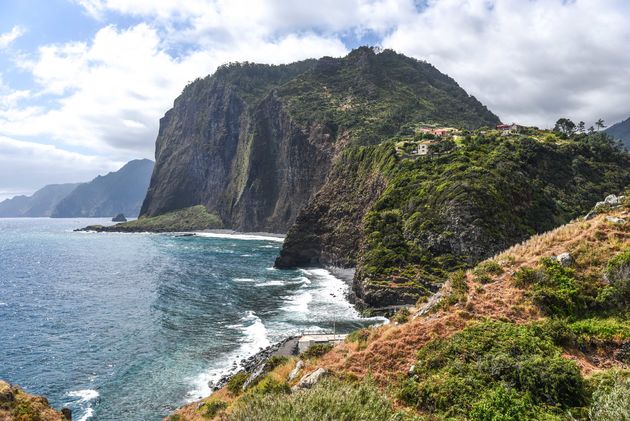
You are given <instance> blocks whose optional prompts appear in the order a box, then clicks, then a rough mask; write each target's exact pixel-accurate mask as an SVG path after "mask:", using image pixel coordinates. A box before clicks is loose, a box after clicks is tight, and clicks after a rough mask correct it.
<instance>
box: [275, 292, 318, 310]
mask: <svg viewBox="0 0 630 421" xmlns="http://www.w3.org/2000/svg"><path fill="white" fill-rule="evenodd" d="M311 301H313V294H311V293H310V292H308V291H304V292H302V293H300V294H297V295H294V296H293V297H291V298H290V299H289V301H288V303H287V304H286V305H284V306H283V307H282V309H283V310H284V311H288V312H292V313H308V312H309V309H308V305H309V303H310V302H311Z"/></svg>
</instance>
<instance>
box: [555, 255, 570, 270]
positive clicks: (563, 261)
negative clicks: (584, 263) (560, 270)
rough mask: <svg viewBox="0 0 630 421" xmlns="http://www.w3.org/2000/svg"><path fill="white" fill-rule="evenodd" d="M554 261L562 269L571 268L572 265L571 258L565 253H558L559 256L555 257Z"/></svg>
mask: <svg viewBox="0 0 630 421" xmlns="http://www.w3.org/2000/svg"><path fill="white" fill-rule="evenodd" d="M554 259H555V260H556V261H557V262H558V263H560V266H563V267H567V266H571V265H572V264H573V257H572V256H571V254H569V253H567V252H565V253H560V254H559V255H557V256H555V257H554Z"/></svg>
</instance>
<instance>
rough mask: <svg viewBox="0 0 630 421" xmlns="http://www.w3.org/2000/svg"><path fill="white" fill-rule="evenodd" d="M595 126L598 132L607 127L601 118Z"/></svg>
mask: <svg viewBox="0 0 630 421" xmlns="http://www.w3.org/2000/svg"><path fill="white" fill-rule="evenodd" d="M595 126H597V131H599V130H601V129H603V128H604V127H606V126H605V125H604V120H603V119H601V118H600V119H599V120H597V121H596V122H595Z"/></svg>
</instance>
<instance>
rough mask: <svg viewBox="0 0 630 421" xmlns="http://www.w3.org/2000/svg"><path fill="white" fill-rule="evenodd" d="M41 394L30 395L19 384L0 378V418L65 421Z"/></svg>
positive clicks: (64, 417) (66, 418)
mask: <svg viewBox="0 0 630 421" xmlns="http://www.w3.org/2000/svg"><path fill="white" fill-rule="evenodd" d="M70 419H71V418H68V417H66V416H64V415H62V414H61V413H59V412H57V411H55V410H54V409H53V408H51V407H50V405H49V404H48V400H47V399H46V398H44V397H42V396H34V395H30V394H28V393H26V392H24V390H22V389H21V388H20V387H19V386H16V385H11V384H9V383H7V382H5V381H3V380H0V420H7V421H9V420H39V421H67V420H70Z"/></svg>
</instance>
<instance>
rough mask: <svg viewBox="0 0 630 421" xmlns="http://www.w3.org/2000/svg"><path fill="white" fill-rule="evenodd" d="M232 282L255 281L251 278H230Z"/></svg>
mask: <svg viewBox="0 0 630 421" xmlns="http://www.w3.org/2000/svg"><path fill="white" fill-rule="evenodd" d="M232 280H233V281H234V282H256V280H255V279H252V278H232Z"/></svg>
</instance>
